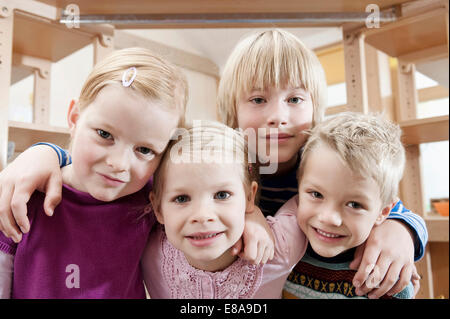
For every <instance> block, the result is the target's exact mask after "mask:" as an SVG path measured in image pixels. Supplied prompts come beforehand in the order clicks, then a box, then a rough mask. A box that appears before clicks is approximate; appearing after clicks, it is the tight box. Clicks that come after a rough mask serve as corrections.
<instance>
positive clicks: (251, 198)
mask: <svg viewBox="0 0 450 319" xmlns="http://www.w3.org/2000/svg"><path fill="white" fill-rule="evenodd" d="M257 190H258V183H257V182H255V181H253V182H252V184H251V185H250V190H249V192H248V194H247V205H246V208H245V212H246V213H251V212H253V210H254V209H255V197H256V191H257Z"/></svg>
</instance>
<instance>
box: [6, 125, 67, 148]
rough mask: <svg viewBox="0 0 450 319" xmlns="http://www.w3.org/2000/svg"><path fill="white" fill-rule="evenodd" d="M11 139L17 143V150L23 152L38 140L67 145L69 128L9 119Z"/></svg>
mask: <svg viewBox="0 0 450 319" xmlns="http://www.w3.org/2000/svg"><path fill="white" fill-rule="evenodd" d="M8 126H9V140H10V141H13V142H14V143H15V151H16V152H23V151H24V150H26V149H27V148H28V147H30V146H31V145H33V144H34V143H37V142H50V143H54V144H56V145H59V146H61V147H67V146H68V143H69V139H70V133H69V129H67V128H62V127H54V126H49V125H42V124H34V123H23V122H15V121H9V124H8Z"/></svg>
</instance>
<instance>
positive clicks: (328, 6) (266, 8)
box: [39, 0, 410, 15]
mask: <svg viewBox="0 0 450 319" xmlns="http://www.w3.org/2000/svg"><path fill="white" fill-rule="evenodd" d="M409 1H410V0H377V1H376V3H377V5H378V6H379V7H380V8H381V9H385V8H390V7H393V6H395V5H399V4H402V3H407V2H409ZM39 2H42V3H46V4H48V5H51V6H55V7H59V8H65V7H66V6H67V5H69V4H77V5H78V6H79V8H80V13H81V14H82V15H83V14H137V13H140V14H151V13H162V14H164V13H243V12H246V13H253V12H365V9H366V7H367V5H369V4H372V3H374V1H373V0H359V1H355V0H340V1H329V0H316V1H310V0H296V1H292V0H278V1H266V0H256V1H241V0H229V1H222V0H190V1H186V0H170V1H169V2H168V1H167V0H152V1H142V0H127V1H123V0H95V1H92V0H39Z"/></svg>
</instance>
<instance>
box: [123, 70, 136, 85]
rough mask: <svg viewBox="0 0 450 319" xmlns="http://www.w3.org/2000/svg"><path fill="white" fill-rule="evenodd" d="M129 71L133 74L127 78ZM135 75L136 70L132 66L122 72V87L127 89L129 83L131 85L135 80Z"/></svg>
mask: <svg viewBox="0 0 450 319" xmlns="http://www.w3.org/2000/svg"><path fill="white" fill-rule="evenodd" d="M130 71H132V72H133V73H132V74H131V77H130V76H129V73H130ZM136 75H137V70H136V68H135V67H134V66H132V67H131V68H129V69H127V70H125V72H123V75H122V85H123V86H124V87H129V86H130V85H131V83H133V81H134V79H135V78H136ZM127 79H128V80H127Z"/></svg>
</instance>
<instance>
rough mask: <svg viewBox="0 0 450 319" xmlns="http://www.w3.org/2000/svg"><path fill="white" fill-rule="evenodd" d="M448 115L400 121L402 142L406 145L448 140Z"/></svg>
mask: <svg viewBox="0 0 450 319" xmlns="http://www.w3.org/2000/svg"><path fill="white" fill-rule="evenodd" d="M448 120H449V118H448V115H443V116H437V117H431V118H425V119H414V120H410V121H405V122H401V123H399V124H400V127H401V128H402V130H403V142H404V143H405V144H407V145H415V144H421V143H431V142H439V141H445V140H448V129H449V126H448Z"/></svg>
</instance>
